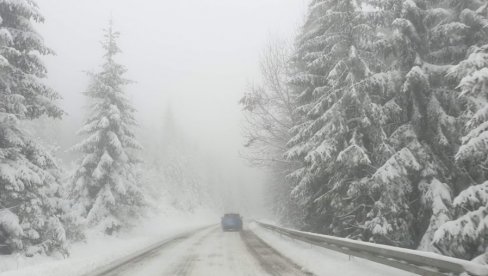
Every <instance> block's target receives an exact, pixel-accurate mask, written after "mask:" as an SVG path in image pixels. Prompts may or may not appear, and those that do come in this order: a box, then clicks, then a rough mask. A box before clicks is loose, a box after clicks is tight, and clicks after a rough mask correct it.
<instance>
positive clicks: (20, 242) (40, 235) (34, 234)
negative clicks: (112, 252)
mask: <svg viewBox="0 0 488 276" xmlns="http://www.w3.org/2000/svg"><path fill="white" fill-rule="evenodd" d="M43 21H44V18H43V17H42V15H41V14H40V12H39V10H38V7H37V5H36V3H35V2H34V1H31V0H19V1H0V67H1V70H0V243H5V244H6V245H7V246H8V247H9V248H10V250H11V251H23V252H25V253H26V254H27V255H33V254H37V253H49V252H51V251H52V250H55V249H61V250H65V249H66V248H65V246H66V244H65V242H66V239H65V238H66V237H65V230H64V227H63V225H62V223H61V221H60V217H61V216H62V209H61V199H60V195H59V190H60V183H59V180H60V178H59V175H60V169H59V168H58V166H57V165H56V162H55V159H54V158H53V157H52V156H50V154H49V153H48V151H46V150H45V149H44V148H42V147H41V146H40V145H39V144H37V143H36V141H34V139H32V138H31V137H29V135H28V134H27V133H26V132H25V131H24V130H23V129H22V127H21V122H22V121H25V120H33V119H36V118H39V117H41V116H43V115H47V116H49V117H52V118H60V117H61V116H62V115H63V111H62V110H61V109H59V107H57V105H56V103H55V101H56V100H57V99H59V95H58V94H57V93H56V92H55V91H53V90H52V89H51V88H49V87H48V86H46V85H45V84H44V83H43V82H42V79H43V78H45V77H46V68H45V67H44V65H43V63H42V60H41V56H43V55H49V54H52V53H53V52H52V51H51V50H50V49H49V48H47V47H46V46H45V45H44V42H43V40H42V37H41V36H40V35H39V34H38V33H37V32H36V31H35V29H34V27H33V24H32V23H33V22H43Z"/></svg>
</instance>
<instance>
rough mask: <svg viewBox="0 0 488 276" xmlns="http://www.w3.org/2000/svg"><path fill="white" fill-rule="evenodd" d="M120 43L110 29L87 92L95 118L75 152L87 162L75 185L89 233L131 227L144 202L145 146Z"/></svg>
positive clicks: (84, 129) (76, 202)
mask: <svg viewBox="0 0 488 276" xmlns="http://www.w3.org/2000/svg"><path fill="white" fill-rule="evenodd" d="M118 37H119V33H118V32H116V31H114V30H113V25H112V23H110V25H109V27H108V28H107V29H106V30H105V34H104V40H103V42H102V45H103V49H104V56H103V57H104V62H103V65H102V68H101V70H100V72H98V73H93V74H90V77H91V84H90V85H89V86H88V89H87V91H86V92H85V95H86V96H87V97H88V98H89V101H90V110H89V111H90V112H89V115H88V116H87V119H86V121H85V124H84V126H83V127H82V128H81V130H80V131H79V134H81V135H85V136H86V139H84V140H83V141H82V142H80V143H79V144H77V145H76V146H75V147H74V149H75V150H77V151H79V152H81V153H82V158H81V162H80V163H79V167H78V169H77V170H76V172H75V173H74V175H73V179H72V183H73V193H72V199H73V202H74V207H75V210H76V211H77V212H78V213H79V215H81V216H82V217H84V218H85V219H86V223H87V225H88V227H93V226H97V227H99V228H100V230H103V231H105V232H106V233H107V234H112V233H114V231H117V230H119V229H120V228H121V227H123V226H127V225H128V224H130V219H131V218H133V217H135V216H137V215H138V213H139V212H140V207H141V206H142V205H143V201H144V199H143V194H142V192H141V190H140V185H139V177H138V175H137V172H138V169H137V164H138V162H139V160H138V158H137V151H138V150H140V149H141V146H140V144H139V143H138V142H137V141H136V139H135V135H134V132H133V128H134V126H135V125H136V120H135V117H134V113H135V109H134V107H132V105H131V103H130V101H129V100H128V98H127V95H126V94H125V92H124V90H123V87H124V86H125V85H127V84H129V83H130V81H129V80H127V79H125V78H124V73H125V72H126V68H125V67H124V66H122V65H120V64H118V63H117V62H116V60H115V57H116V55H117V54H118V53H120V49H119V47H118V45H117V39H118Z"/></svg>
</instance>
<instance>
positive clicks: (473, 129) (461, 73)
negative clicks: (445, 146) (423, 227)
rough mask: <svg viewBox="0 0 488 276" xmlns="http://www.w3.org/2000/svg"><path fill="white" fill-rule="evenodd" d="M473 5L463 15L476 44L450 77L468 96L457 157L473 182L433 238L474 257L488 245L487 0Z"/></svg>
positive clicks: (456, 252)
mask: <svg viewBox="0 0 488 276" xmlns="http://www.w3.org/2000/svg"><path fill="white" fill-rule="evenodd" d="M468 2H469V1H468ZM463 7H464V6H463ZM468 7H469V8H466V9H464V10H461V11H460V19H461V20H462V21H463V22H464V23H465V24H466V25H467V26H469V30H468V31H467V33H468V36H469V37H470V38H471V39H473V40H472V41H471V42H473V43H476V44H475V45H474V46H472V47H471V48H470V53H469V55H468V57H467V58H466V59H465V60H463V61H462V62H460V63H459V64H457V65H456V66H454V67H452V68H451V69H450V70H449V72H448V75H447V76H446V77H447V78H449V79H452V80H453V81H454V83H456V84H458V86H457V88H458V89H459V90H460V92H461V93H460V98H461V99H464V100H466V109H465V111H464V114H463V115H464V118H465V128H464V131H463V133H464V136H463V137H462V145H461V146H460V147H459V150H458V151H457V154H456V156H455V157H456V161H457V163H458V164H459V165H460V166H461V167H462V168H463V169H465V170H466V171H467V172H468V173H469V176H470V179H471V181H470V182H471V183H470V184H471V185H470V186H469V187H467V188H466V189H465V190H463V191H462V192H460V193H459V194H458V195H457V196H456V197H455V198H454V201H453V206H454V213H455V217H454V220H452V221H449V222H447V223H445V224H443V225H442V226H441V227H440V228H439V230H438V231H437V232H436V233H435V236H434V240H433V242H434V245H435V246H436V247H437V248H438V249H439V250H440V251H441V252H442V253H444V254H448V255H451V256H456V257H459V258H466V259H472V258H474V257H476V256H478V255H480V254H482V253H484V252H485V250H486V248H488V239H487V236H488V181H487V180H488V179H487V176H488V175H487V173H488V169H487V167H488V166H487V165H488V164H487V162H488V147H487V145H488V104H487V100H488V44H486V43H487V42H488V38H487V36H486V34H487V31H488V28H487V26H488V14H487V8H488V4H484V5H481V4H479V5H477V6H476V5H474V3H471V5H469V6H468Z"/></svg>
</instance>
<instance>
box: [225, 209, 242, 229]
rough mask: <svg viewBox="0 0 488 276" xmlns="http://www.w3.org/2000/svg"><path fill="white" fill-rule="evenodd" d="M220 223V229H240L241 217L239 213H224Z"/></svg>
mask: <svg viewBox="0 0 488 276" xmlns="http://www.w3.org/2000/svg"><path fill="white" fill-rule="evenodd" d="M220 224H221V225H222V231H224V232H227V231H242V217H241V215H239V214H234V213H229V214H225V215H224V216H223V217H222V219H221V221H220Z"/></svg>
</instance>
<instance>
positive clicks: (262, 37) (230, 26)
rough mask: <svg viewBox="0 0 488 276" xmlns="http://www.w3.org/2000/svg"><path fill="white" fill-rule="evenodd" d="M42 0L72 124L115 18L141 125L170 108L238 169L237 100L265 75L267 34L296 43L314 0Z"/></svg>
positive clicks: (45, 30) (50, 61)
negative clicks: (261, 61)
mask: <svg viewBox="0 0 488 276" xmlns="http://www.w3.org/2000/svg"><path fill="white" fill-rule="evenodd" d="M37 2H38V4H39V6H40V9H41V11H42V13H43V14H44V16H45V17H46V22H45V24H42V25H41V26H39V31H40V32H41V34H42V35H43V36H44V38H45V41H46V44H47V45H48V46H49V47H51V48H52V49H53V50H54V51H55V52H56V54H57V55H56V56H53V57H48V58H46V59H45V60H46V64H47V67H48V70H49V80H48V82H49V84H50V85H51V86H52V87H54V88H55V89H56V90H57V91H59V92H60V93H61V94H62V95H63V97H64V100H63V101H62V103H61V104H62V106H63V107H64V108H65V110H66V111H67V112H68V113H69V117H68V118H67V119H66V120H68V121H70V122H74V123H73V124H77V123H78V122H79V121H80V120H81V118H82V116H83V115H82V114H83V109H82V106H83V102H84V99H83V96H82V95H81V92H82V91H83V90H84V89H85V87H86V85H87V77H86V76H85V75H84V74H83V71H86V70H96V69H97V68H98V66H99V65H100V62H101V55H102V53H101V47H100V44H99V41H100V40H101V38H102V29H103V28H105V27H106V26H107V23H108V20H109V18H110V17H112V18H113V20H114V24H115V28H116V29H117V30H119V31H120V32H121V39H120V47H121V48H122V51H123V53H122V55H121V56H120V58H119V61H120V62H121V63H123V64H124V65H126V66H127V68H128V70H129V72H128V75H127V76H128V77H129V78H130V79H132V80H135V81H137V83H136V84H134V85H131V86H130V87H128V89H127V91H128V92H129V93H130V96H131V98H132V99H133V101H134V103H135V106H136V108H137V109H138V118H139V121H140V123H141V125H142V127H143V128H148V127H154V126H157V125H158V124H159V123H160V119H161V118H162V116H163V114H164V109H165V108H166V107H167V106H168V105H169V104H171V106H172V109H173V111H174V113H175V117H176V118H177V119H178V123H180V124H181V125H183V126H184V130H185V131H186V132H187V133H188V134H190V135H191V137H192V138H193V140H194V141H197V142H198V143H199V144H200V145H201V146H202V147H205V148H207V149H209V150H212V151H214V152H215V153H216V154H217V155H219V156H221V157H222V159H227V160H233V161H231V162H234V163H239V162H240V161H238V156H239V151H241V145H242V138H241V137H240V134H241V125H240V123H241V116H242V114H241V111H240V107H239V106H238V103H237V102H238V100H239V98H240V97H241V96H242V94H243V93H244V91H245V89H246V84H247V83H248V82H251V81H254V80H256V79H258V77H259V74H258V62H259V55H260V52H261V50H262V48H263V47H264V45H265V43H266V40H267V37H268V36H269V35H270V34H271V35H275V36H276V35H277V36H281V37H291V36H292V34H293V33H295V30H296V29H297V26H299V25H300V22H301V20H302V17H303V13H304V10H305V5H306V0H171V1H170V0H38V1H37ZM78 127H79V126H75V128H78ZM239 166H240V165H239ZM234 169H235V168H234ZM239 170H242V172H241V173H244V172H245V171H246V169H245V168H243V167H242V168H240V169H239Z"/></svg>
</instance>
